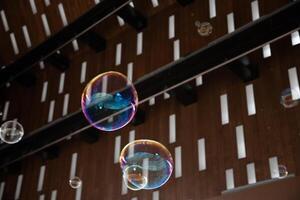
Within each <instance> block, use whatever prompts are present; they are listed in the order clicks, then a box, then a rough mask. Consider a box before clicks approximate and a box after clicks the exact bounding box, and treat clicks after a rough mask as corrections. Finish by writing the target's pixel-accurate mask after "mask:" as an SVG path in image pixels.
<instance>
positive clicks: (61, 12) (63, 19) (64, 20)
mask: <svg viewBox="0 0 300 200" xmlns="http://www.w3.org/2000/svg"><path fill="white" fill-rule="evenodd" d="M58 11H59V15H60V19H61V22H62V24H63V26H67V25H68V20H67V16H66V13H65V9H64V5H63V4H62V3H59V4H58Z"/></svg>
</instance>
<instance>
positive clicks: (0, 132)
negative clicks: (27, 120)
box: [0, 120, 24, 144]
mask: <svg viewBox="0 0 300 200" xmlns="http://www.w3.org/2000/svg"><path fill="white" fill-rule="evenodd" d="M23 135H24V129H23V126H22V125H21V124H20V123H19V122H17V120H11V121H7V122H5V123H4V124H2V126H1V128H0V139H1V140H2V141H3V142H5V143H7V144H15V143H17V142H19V141H20V140H21V139H22V137H23Z"/></svg>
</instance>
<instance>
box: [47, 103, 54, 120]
mask: <svg viewBox="0 0 300 200" xmlns="http://www.w3.org/2000/svg"><path fill="white" fill-rule="evenodd" d="M54 108H55V101H54V100H52V101H51V102H50V106H49V113H48V123H49V122H52V121H53V115H54Z"/></svg>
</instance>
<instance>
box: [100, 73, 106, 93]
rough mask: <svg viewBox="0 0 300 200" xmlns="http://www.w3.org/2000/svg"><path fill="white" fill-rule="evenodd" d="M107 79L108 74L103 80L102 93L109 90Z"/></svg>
mask: <svg viewBox="0 0 300 200" xmlns="http://www.w3.org/2000/svg"><path fill="white" fill-rule="evenodd" d="M107 81H108V77H107V75H104V76H103V80H102V88H101V91H102V93H106V92H107Z"/></svg>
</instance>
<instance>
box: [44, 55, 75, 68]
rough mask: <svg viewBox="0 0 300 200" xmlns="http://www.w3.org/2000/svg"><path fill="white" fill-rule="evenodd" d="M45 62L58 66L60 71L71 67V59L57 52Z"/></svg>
mask: <svg viewBox="0 0 300 200" xmlns="http://www.w3.org/2000/svg"><path fill="white" fill-rule="evenodd" d="M45 62H46V63H49V64H50V65H52V66H54V67H56V68H57V69H59V70H60V71H66V70H67V69H68V68H69V67H70V60H69V59H68V58H67V57H65V56H64V55H62V54H61V53H57V52H55V53H54V54H52V55H51V56H49V57H48V58H46V59H45Z"/></svg>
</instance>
